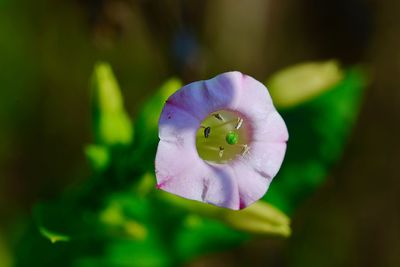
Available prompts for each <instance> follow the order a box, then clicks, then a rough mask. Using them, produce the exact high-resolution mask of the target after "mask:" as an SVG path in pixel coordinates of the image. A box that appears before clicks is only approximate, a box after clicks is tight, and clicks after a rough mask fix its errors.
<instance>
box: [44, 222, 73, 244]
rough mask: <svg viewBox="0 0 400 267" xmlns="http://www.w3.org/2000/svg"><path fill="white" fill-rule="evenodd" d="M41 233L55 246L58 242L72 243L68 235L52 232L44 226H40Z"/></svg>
mask: <svg viewBox="0 0 400 267" xmlns="http://www.w3.org/2000/svg"><path fill="white" fill-rule="evenodd" d="M39 231H40V234H42V235H43V236H44V237H46V238H47V239H49V240H50V242H51V243H53V244H54V243H56V242H61V241H63V242H67V241H70V239H71V237H70V236H68V235H64V234H61V233H56V232H52V231H50V230H48V229H46V228H45V227H43V226H39Z"/></svg>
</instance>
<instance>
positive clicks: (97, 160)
mask: <svg viewBox="0 0 400 267" xmlns="http://www.w3.org/2000/svg"><path fill="white" fill-rule="evenodd" d="M85 154H86V157H87V159H88V160H89V163H90V165H91V166H92V168H93V170H95V171H103V170H105V169H106V168H107V166H108V165H109V163H110V160H111V159H110V153H109V151H108V149H107V147H105V146H100V145H88V146H86V148H85Z"/></svg>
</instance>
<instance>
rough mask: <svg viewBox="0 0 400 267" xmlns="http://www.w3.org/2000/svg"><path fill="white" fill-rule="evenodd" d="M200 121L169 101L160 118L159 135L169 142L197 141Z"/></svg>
mask: <svg viewBox="0 0 400 267" xmlns="http://www.w3.org/2000/svg"><path fill="white" fill-rule="evenodd" d="M199 125H200V121H199V120H198V119H197V118H196V117H194V116H193V115H192V114H190V113H189V112H188V111H186V110H185V109H183V108H181V107H179V106H176V105H174V104H171V103H169V102H167V103H166V104H165V106H164V108H163V111H162V113H161V116H160V120H159V126H158V127H159V133H158V135H159V137H160V139H161V140H163V141H169V142H177V143H183V142H190V143H193V142H195V136H196V130H197V128H198V127H199Z"/></svg>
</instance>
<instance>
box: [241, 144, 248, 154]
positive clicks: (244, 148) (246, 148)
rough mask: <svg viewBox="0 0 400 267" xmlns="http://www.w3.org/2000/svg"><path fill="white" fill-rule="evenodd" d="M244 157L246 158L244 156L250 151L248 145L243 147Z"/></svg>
mask: <svg viewBox="0 0 400 267" xmlns="http://www.w3.org/2000/svg"><path fill="white" fill-rule="evenodd" d="M242 147H243V148H242V152H241V153H242V156H244V155H246V154H247V153H248V152H249V150H250V147H249V146H248V145H247V144H245V145H242Z"/></svg>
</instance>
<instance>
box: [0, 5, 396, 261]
mask: <svg viewBox="0 0 400 267" xmlns="http://www.w3.org/2000/svg"><path fill="white" fill-rule="evenodd" d="M399 14H400V2H399V1H397V0H370V1H367V0H325V1H319V0H298V1H289V0H281V1H272V0H267V1H266V0H264V1H263V0H249V1H229V0H214V1H200V0H199V1H193V0H192V1H178V0H171V1H164V0H163V1H150V0H148V1H146V0H142V1H133V0H73V1H66V0H63V1H62V0H59V1H50V0H38V1H28V0H0V266H3V265H2V263H4V265H5V266H7V265H8V263H10V262H12V261H13V256H12V255H13V248H14V246H15V245H16V243H17V241H18V239H19V237H20V235H21V233H22V231H23V229H24V227H25V224H26V220H27V218H28V217H29V216H30V213H31V209H32V206H33V204H34V203H35V202H37V201H39V200H46V199H51V198H54V197H55V196H57V195H59V194H60V193H61V192H63V191H64V190H65V188H68V187H71V186H74V185H76V184H79V183H80V182H82V179H84V178H85V177H87V176H88V174H89V168H88V167H87V163H86V161H85V157H84V153H83V146H84V145H85V144H88V143H90V142H91V140H92V137H91V133H90V120H91V115H90V92H89V77H90V75H91V72H92V69H93V65H94V63H95V62H96V61H98V60H106V61H108V62H110V64H111V65H112V66H113V69H114V72H115V74H116V77H117V78H118V81H119V83H120V86H121V90H122V93H123V95H124V99H125V106H126V109H127V111H128V113H129V114H130V116H131V117H135V115H136V114H137V113H138V111H139V109H140V107H141V106H142V105H143V104H144V103H145V101H146V100H147V99H148V98H149V97H150V96H151V95H152V94H153V93H154V92H155V90H156V89H157V88H158V87H159V86H160V84H162V83H163V82H164V81H165V80H166V79H168V78H169V77H171V76H174V77H179V78H181V79H182V80H183V81H184V83H188V82H191V81H194V80H200V79H207V78H210V77H212V76H214V75H216V74H218V73H221V72H225V71H229V70H239V71H242V72H244V73H247V74H249V75H251V76H253V77H255V78H257V79H259V80H265V79H266V78H267V77H269V76H270V75H271V74H273V73H274V72H276V71H278V70H280V69H282V68H284V67H287V66H290V65H293V64H296V63H299V62H303V61H309V60H329V59H332V58H334V59H337V60H339V61H340V62H341V63H342V65H344V66H350V65H355V64H363V65H364V66H367V68H368V70H369V74H370V77H369V80H370V83H369V86H368V88H367V89H366V91H365V92H364V97H363V102H362V107H361V112H360V115H359V118H358V120H357V122H356V126H355V128H354V129H353V130H352V132H351V136H350V139H349V141H348V143H347V145H346V148H345V153H344V155H343V157H342V158H341V159H340V161H339V162H338V163H337V164H336V165H335V167H334V169H333V171H332V172H331V173H330V175H329V177H328V180H327V182H326V183H324V185H323V186H322V187H321V188H320V189H319V190H318V191H317V192H316V193H315V194H314V195H313V196H312V197H311V198H309V199H308V200H307V201H306V202H305V203H303V204H302V205H301V207H300V208H299V209H298V210H297V211H296V212H295V214H294V216H293V218H292V219H293V221H292V227H293V235H292V237H290V238H289V239H287V240H281V239H270V238H256V239H253V240H252V241H249V242H246V243H245V244H244V245H242V246H241V247H239V248H237V249H235V250H233V251H228V252H224V253H217V254H210V255H205V256H203V257H200V258H198V259H196V260H194V261H193V262H191V263H189V264H188V266H400V207H399V203H400V180H399V178H400V176H399V172H398V170H397V169H396V167H397V166H398V162H399V160H400V139H399V136H400V90H399V85H400V49H399V47H400V16H399Z"/></svg>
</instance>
